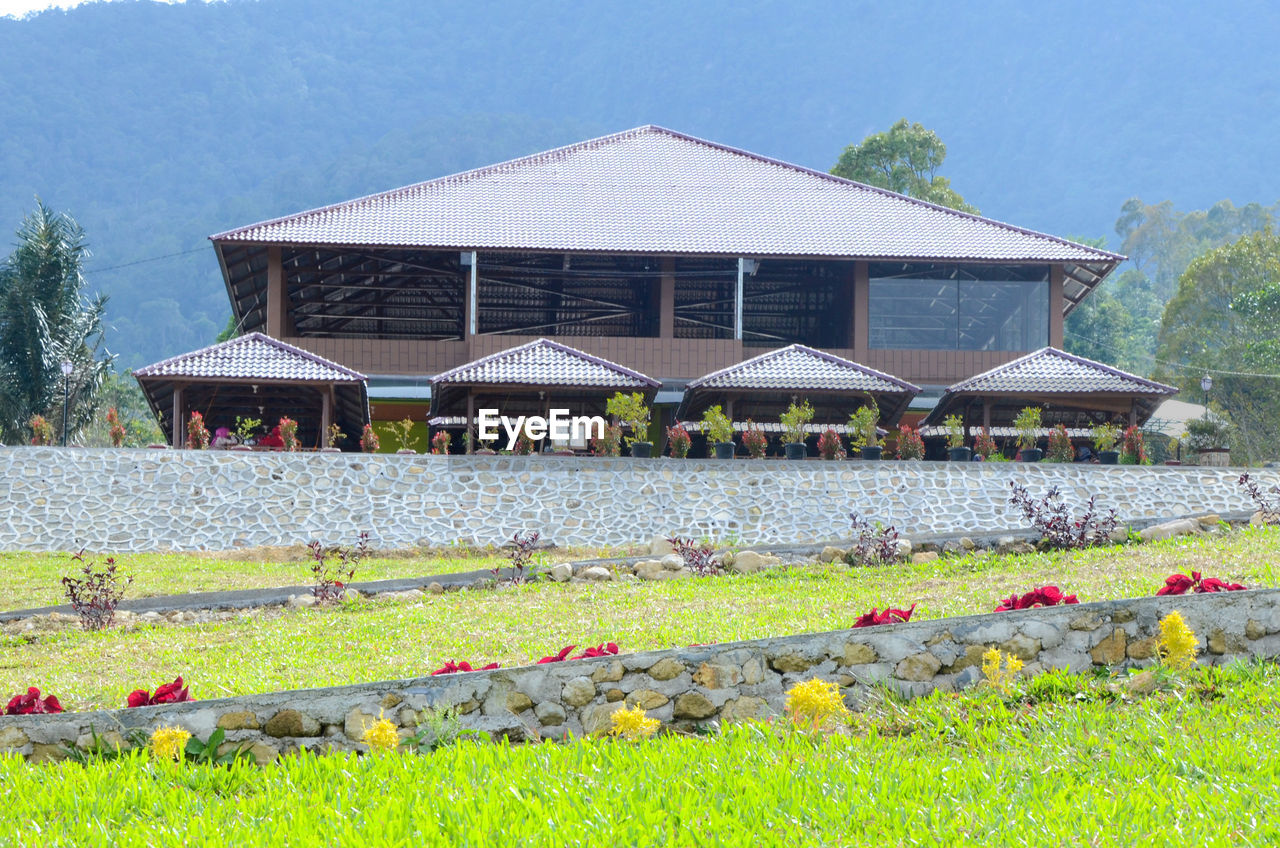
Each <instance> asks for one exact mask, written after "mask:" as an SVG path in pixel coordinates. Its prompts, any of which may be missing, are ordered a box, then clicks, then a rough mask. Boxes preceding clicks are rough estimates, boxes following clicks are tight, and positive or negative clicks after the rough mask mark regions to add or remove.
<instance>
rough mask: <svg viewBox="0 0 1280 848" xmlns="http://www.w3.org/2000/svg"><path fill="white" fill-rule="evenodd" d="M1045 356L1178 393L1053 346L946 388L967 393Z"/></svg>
mask: <svg viewBox="0 0 1280 848" xmlns="http://www.w3.org/2000/svg"><path fill="white" fill-rule="evenodd" d="M1044 356H1054V357H1057V358H1059V359H1065V360H1067V361H1069V362H1074V363H1076V364H1077V365H1083V366H1085V367H1087V368H1093V369H1096V370H1098V371H1101V372H1103V373H1105V374H1110V375H1111V376H1113V377H1119V378H1120V379H1121V380H1126V381H1129V382H1133V383H1138V384H1141V385H1144V386H1148V387H1150V388H1152V389H1156V390H1158V391H1160V392H1163V393H1174V392H1177V391H1178V389H1177V387H1175V386H1169V385H1166V384H1164V383H1157V382H1156V381H1155V380H1150V379H1148V378H1146V377H1141V376H1139V375H1137V374H1131V373H1129V372H1128V371H1124V370H1121V369H1119V368H1116V367H1115V366H1114V365H1108V364H1106V363H1105V362H1098V361H1097V360H1095V359H1089V358H1088V357H1084V356H1080V355H1079V354H1076V353H1069V352H1068V351H1065V350H1062V349H1061V348H1056V347H1053V346H1052V345H1046V346H1044V347H1042V348H1040V349H1039V350H1033V351H1031V352H1030V353H1026V354H1023V355H1022V356H1019V357H1018V358H1017V359H1011V360H1010V361H1008V362H1006V363H1004V364H1003V365H997V366H995V367H994V368H988V369H987V370H986V371H983V372H982V373H980V374H974V375H973V376H972V377H969V378H967V379H964V380H961V381H960V382H958V383H954V384H952V385H950V386H948V387H947V388H946V393H950V394H955V393H958V392H962V391H965V390H966V389H968V388H969V387H970V386H972V385H974V384H976V383H978V382H979V381H980V380H983V379H986V378H987V377H991V376H993V375H995V374H999V373H1002V372H1007V371H1012V370H1014V369H1015V368H1019V367H1021V366H1022V365H1024V364H1026V363H1028V362H1030V361H1031V360H1033V359H1036V358H1037V357H1044Z"/></svg>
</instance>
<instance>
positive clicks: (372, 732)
mask: <svg viewBox="0 0 1280 848" xmlns="http://www.w3.org/2000/svg"><path fill="white" fill-rule="evenodd" d="M360 741H362V742H364V744H366V745H368V746H369V750H370V751H372V752H373V753H375V754H389V753H391V752H392V751H394V750H395V749H397V748H399V747H400V733H399V731H398V730H397V729H396V726H395V725H394V724H392V723H391V722H390V721H388V720H387V719H385V718H383V716H382V711H381V710H379V711H378V720H377V721H375V722H374V723H373V724H371V725H369V726H368V727H366V728H365V729H364V733H363V734H362V735H361V736H360Z"/></svg>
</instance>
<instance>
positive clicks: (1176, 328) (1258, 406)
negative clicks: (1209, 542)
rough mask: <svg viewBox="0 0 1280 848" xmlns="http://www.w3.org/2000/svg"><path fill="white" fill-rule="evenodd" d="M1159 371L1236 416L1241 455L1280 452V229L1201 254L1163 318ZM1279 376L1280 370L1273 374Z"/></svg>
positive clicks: (1250, 458)
mask: <svg viewBox="0 0 1280 848" xmlns="http://www.w3.org/2000/svg"><path fill="white" fill-rule="evenodd" d="M1158 356H1159V358H1160V359H1161V360H1162V361H1163V362H1164V363H1171V364H1172V363H1176V364H1177V365H1179V366H1181V367H1172V365H1170V364H1166V365H1161V366H1160V367H1159V368H1158V369H1157V371H1156V375H1157V377H1160V378H1163V379H1166V380H1168V381H1170V382H1172V383H1174V384H1175V385H1178V386H1179V387H1180V388H1182V389H1184V390H1186V391H1188V392H1189V393H1190V395H1191V396H1192V397H1196V396H1198V395H1199V392H1200V388H1199V384H1200V378H1201V376H1202V375H1203V374H1204V373H1205V372H1210V373H1212V375H1213V379H1214V383H1213V394H1212V399H1211V404H1212V405H1213V406H1215V407H1217V408H1220V409H1222V410H1223V411H1225V412H1226V414H1227V416H1228V417H1229V418H1230V420H1231V421H1232V423H1233V425H1234V427H1233V430H1234V432H1233V438H1232V453H1233V457H1234V458H1235V459H1236V460H1237V461H1243V462H1255V461H1258V460H1262V459H1274V458H1276V456H1277V454H1278V453H1280V451H1278V450H1277V445H1278V444H1280V236H1278V235H1277V234H1276V233H1275V232H1273V231H1272V230H1271V229H1270V228H1269V227H1268V228H1266V229H1264V230H1262V231H1261V232H1256V233H1250V234H1249V235H1246V236H1243V237H1241V238H1239V239H1237V240H1236V241H1234V242H1232V243H1230V244H1227V245H1224V246H1222V247H1219V248H1215V249H1214V250H1211V251H1209V252H1207V253H1205V254H1204V255H1203V256H1200V257H1198V258H1197V259H1195V260H1194V261H1192V262H1191V264H1190V265H1189V266H1188V267H1187V270H1186V272H1185V273H1183V275H1182V277H1181V278H1180V279H1179V281H1178V290H1177V294H1175V295H1174V297H1173V299H1172V300H1170V301H1169V304H1168V306H1167V307H1165V311H1164V319H1163V320H1162V321H1161V324H1160V336H1159V348H1158ZM1269 375H1277V376H1269Z"/></svg>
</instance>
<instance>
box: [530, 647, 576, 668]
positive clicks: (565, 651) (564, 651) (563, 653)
mask: <svg viewBox="0 0 1280 848" xmlns="http://www.w3.org/2000/svg"><path fill="white" fill-rule="evenodd" d="M576 647H577V645H565V646H564V647H563V648H561V649H560V653H558V654H552V655H551V656H549V657H543V658H542V659H540V660H538V665H543V664H545V663H555V662H564V661H565V660H566V659H567V658H568V656H569V652H570V651H572V650H573V649H574V648H576Z"/></svg>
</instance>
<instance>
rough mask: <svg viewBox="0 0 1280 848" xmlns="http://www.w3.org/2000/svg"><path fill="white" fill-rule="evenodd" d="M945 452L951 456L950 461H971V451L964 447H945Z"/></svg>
mask: <svg viewBox="0 0 1280 848" xmlns="http://www.w3.org/2000/svg"><path fill="white" fill-rule="evenodd" d="M947 454H948V456H950V457H951V461H952V462H972V461H973V451H972V450H970V449H969V448H966V447H963V446H961V447H958V448H947Z"/></svg>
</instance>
